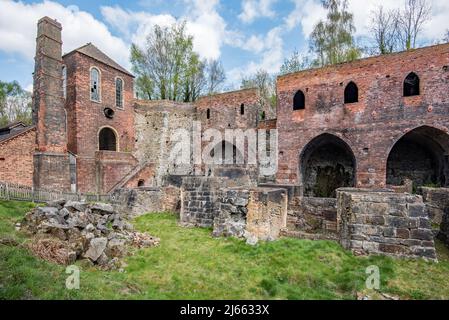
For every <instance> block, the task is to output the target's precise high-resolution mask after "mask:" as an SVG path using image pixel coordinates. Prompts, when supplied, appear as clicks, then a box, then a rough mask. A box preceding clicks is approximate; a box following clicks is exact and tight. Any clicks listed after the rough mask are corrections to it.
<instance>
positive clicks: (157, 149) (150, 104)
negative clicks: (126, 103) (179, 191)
mask: <svg viewBox="0 0 449 320" xmlns="http://www.w3.org/2000/svg"><path fill="white" fill-rule="evenodd" d="M135 110H136V115H135V127H136V148H135V150H134V156H135V157H136V158H137V159H138V161H139V163H151V164H152V165H153V166H154V168H155V171H154V174H153V176H154V178H153V179H152V181H151V182H152V186H161V184H162V182H163V180H164V177H165V176H167V175H190V174H192V173H193V171H194V168H193V164H185V165H180V164H176V162H175V159H173V158H170V153H171V151H172V150H173V148H174V146H175V144H176V143H177V142H176V141H173V139H174V138H175V137H174V133H176V132H177V131H178V130H185V131H187V132H188V133H189V134H191V132H192V128H193V121H195V120H196V109H195V108H194V107H193V106H192V105H190V104H185V103H178V102H171V101H137V102H136V105H135ZM178 138H179V137H178ZM147 181H148V180H147ZM149 182H150V181H148V183H147V184H146V185H148V186H151V185H150V184H149Z"/></svg>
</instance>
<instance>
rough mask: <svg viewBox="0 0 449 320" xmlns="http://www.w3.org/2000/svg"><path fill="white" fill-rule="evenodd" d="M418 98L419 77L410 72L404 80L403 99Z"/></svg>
mask: <svg viewBox="0 0 449 320" xmlns="http://www.w3.org/2000/svg"><path fill="white" fill-rule="evenodd" d="M412 96H419V77H418V75H417V74H416V73H414V72H411V73H410V74H409V75H408V76H407V77H406V78H405V80H404V97H412Z"/></svg>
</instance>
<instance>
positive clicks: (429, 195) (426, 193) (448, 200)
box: [419, 187, 449, 225]
mask: <svg viewBox="0 0 449 320" xmlns="http://www.w3.org/2000/svg"><path fill="white" fill-rule="evenodd" d="M419 193H420V194H421V195H422V196H423V200H424V202H425V204H426V207H427V211H428V212H429V216H430V219H431V220H432V222H433V223H434V224H436V225H440V224H441V222H442V221H443V217H444V214H445V211H447V209H448V208H449V188H427V187H421V188H419Z"/></svg>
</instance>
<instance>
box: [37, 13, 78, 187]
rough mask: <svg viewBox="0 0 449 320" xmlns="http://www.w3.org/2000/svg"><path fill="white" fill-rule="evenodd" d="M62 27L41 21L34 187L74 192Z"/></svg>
mask: <svg viewBox="0 0 449 320" xmlns="http://www.w3.org/2000/svg"><path fill="white" fill-rule="evenodd" d="M61 30H62V26H61V24H60V23H59V22H57V21H56V20H53V19H50V18H49V17H44V18H42V19H40V20H39V22H38V27H37V39H36V57H35V69H34V92H33V122H34V124H35V125H36V127H37V134H36V151H35V154H34V179H33V180H34V181H33V182H34V186H35V188H50V189H57V190H63V191H64V190H70V170H69V156H68V154H67V130H66V111H65V99H64V96H63V88H62V67H63V61H62V40H61Z"/></svg>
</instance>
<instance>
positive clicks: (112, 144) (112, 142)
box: [98, 128, 117, 151]
mask: <svg viewBox="0 0 449 320" xmlns="http://www.w3.org/2000/svg"><path fill="white" fill-rule="evenodd" d="M98 140H99V149H100V151H117V136H116V134H115V132H114V130H112V129H111V128H103V129H101V131H100V133H99V135H98Z"/></svg>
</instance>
